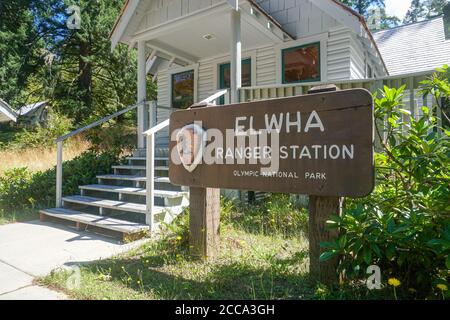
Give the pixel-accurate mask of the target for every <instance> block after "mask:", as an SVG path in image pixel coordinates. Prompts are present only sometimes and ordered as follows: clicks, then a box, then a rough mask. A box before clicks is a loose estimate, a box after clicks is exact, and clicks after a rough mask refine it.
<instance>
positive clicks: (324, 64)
mask: <svg viewBox="0 0 450 320" xmlns="http://www.w3.org/2000/svg"><path fill="white" fill-rule="evenodd" d="M327 41H328V32H325V33H321V34H318V35H314V36H310V37H305V38H301V39H298V40H294V41H289V42H286V43H283V44H281V45H278V46H276V47H275V54H276V62H277V63H276V65H277V70H276V80H277V84H283V75H282V70H283V68H282V67H283V66H282V54H281V53H282V51H283V50H284V49H289V48H293V47H299V46H304V45H308V44H312V43H317V42H319V43H320V81H317V83H321V82H327V81H328V59H327V57H328V53H327Z"/></svg>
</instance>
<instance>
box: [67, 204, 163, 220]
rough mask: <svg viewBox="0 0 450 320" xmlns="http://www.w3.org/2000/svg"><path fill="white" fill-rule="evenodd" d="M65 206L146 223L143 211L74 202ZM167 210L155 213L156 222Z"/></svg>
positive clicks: (161, 218)
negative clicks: (99, 206)
mask: <svg viewBox="0 0 450 320" xmlns="http://www.w3.org/2000/svg"><path fill="white" fill-rule="evenodd" d="M63 207H64V208H66V209H70V210H76V211H80V212H84V213H90V214H95V215H99V216H106V217H113V218H116V219H121V220H125V221H131V222H136V223H140V224H146V214H144V213H141V212H130V211H124V210H117V209H111V208H98V207H94V206H90V205H83V204H78V203H72V202H67V201H66V202H64V205H63ZM166 214H167V213H166V212H164V213H158V214H155V215H154V217H155V222H160V221H161V220H164V218H165V216H166Z"/></svg>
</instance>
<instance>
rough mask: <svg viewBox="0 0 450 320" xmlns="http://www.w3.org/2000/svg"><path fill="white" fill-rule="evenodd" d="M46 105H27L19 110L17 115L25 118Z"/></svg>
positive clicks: (43, 102) (42, 102)
mask: <svg viewBox="0 0 450 320" xmlns="http://www.w3.org/2000/svg"><path fill="white" fill-rule="evenodd" d="M46 105H47V102H46V101H41V102H37V103H33V104H29V105H26V106H23V107H22V108H20V109H19V111H18V114H19V116H27V115H29V114H31V113H33V112H34V111H37V110H38V109H39V108H42V107H45V106H46Z"/></svg>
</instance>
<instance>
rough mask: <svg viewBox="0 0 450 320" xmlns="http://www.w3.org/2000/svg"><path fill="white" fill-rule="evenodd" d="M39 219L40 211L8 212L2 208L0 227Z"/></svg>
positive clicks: (0, 211) (0, 210) (22, 210)
mask: <svg viewBox="0 0 450 320" xmlns="http://www.w3.org/2000/svg"><path fill="white" fill-rule="evenodd" d="M36 219H39V210H37V209H21V210H7V209H1V208H0V225H4V224H8V223H14V222H24V221H30V220H36Z"/></svg>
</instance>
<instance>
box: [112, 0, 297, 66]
mask: <svg viewBox="0 0 450 320" xmlns="http://www.w3.org/2000/svg"><path fill="white" fill-rule="evenodd" d="M126 5H127V6H131V5H132V2H131V1H129V2H127V4H126ZM239 7H240V11H241V39H242V50H246V49H250V48H256V47H260V46H264V45H269V44H274V43H282V42H284V41H287V40H293V39H294V37H293V36H292V35H290V34H289V33H288V32H287V31H286V30H284V29H283V28H282V27H281V25H280V24H279V23H278V22H277V21H275V20H274V19H273V18H272V17H270V16H269V15H268V14H267V13H266V12H265V11H264V10H262V9H261V8H260V7H259V5H258V4H257V3H255V2H254V1H252V0H245V1H242V2H240V3H239ZM230 11H231V7H230V5H229V4H228V2H227V1H222V2H219V3H217V4H215V5H213V6H211V7H208V8H205V9H201V10H198V11H196V12H194V13H192V14H189V15H186V16H182V17H179V18H176V19H173V20H170V21H167V22H165V23H162V24H159V25H156V26H153V27H150V28H148V29H144V30H140V31H138V32H136V33H134V34H132V35H131V36H130V35H128V36H124V37H119V38H120V41H121V42H123V43H125V44H128V45H129V46H130V47H134V46H135V45H136V43H137V42H138V41H146V43H147V46H148V47H150V48H151V49H153V50H154V51H155V52H157V53H156V56H157V57H159V58H163V59H164V60H169V61H170V60H172V59H175V61H174V63H177V64H180V65H185V64H192V63H195V62H197V61H198V60H200V59H202V58H206V57H213V56H219V55H226V54H228V53H229V51H230V42H231V31H230V30H231V26H230V23H231V20H230V15H229V12H230ZM126 14H127V10H126V8H125V9H124V10H123V13H122V14H121V16H124V15H126ZM120 20H121V18H119V20H118V21H120ZM119 24H120V22H118V23H116V26H115V28H114V30H113V32H112V34H111V38H112V39H113V37H115V38H117V37H118V35H117V34H116V35H114V34H115V33H118V32H119V28H120V26H119ZM113 46H114V41H113Z"/></svg>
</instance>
